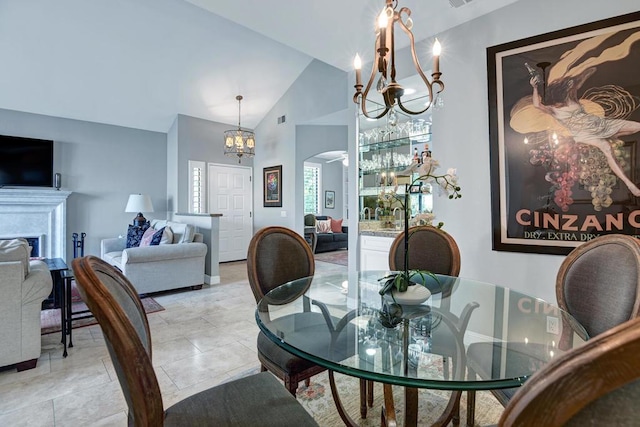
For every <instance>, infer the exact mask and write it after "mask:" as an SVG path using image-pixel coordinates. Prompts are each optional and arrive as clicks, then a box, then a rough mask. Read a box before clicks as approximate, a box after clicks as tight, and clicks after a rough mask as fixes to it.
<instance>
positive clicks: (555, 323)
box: [547, 316, 560, 335]
mask: <svg viewBox="0 0 640 427" xmlns="http://www.w3.org/2000/svg"><path fill="white" fill-rule="evenodd" d="M547 332H548V333H550V334H554V335H559V334H560V319H558V318H557V317H553V316H547Z"/></svg>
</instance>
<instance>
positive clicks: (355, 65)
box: [353, 53, 362, 90]
mask: <svg viewBox="0 0 640 427" xmlns="http://www.w3.org/2000/svg"><path fill="white" fill-rule="evenodd" d="M353 68H355V70H356V88H357V87H358V86H362V75H361V70H362V60H360V55H358V54H357V53H356V57H355V58H354V59H353ZM358 90H360V89H358Z"/></svg>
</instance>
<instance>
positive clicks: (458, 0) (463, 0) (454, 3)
mask: <svg viewBox="0 0 640 427" xmlns="http://www.w3.org/2000/svg"><path fill="white" fill-rule="evenodd" d="M472 1H473V0H449V4H450V5H451V7H460V6H464V5H465V4H467V3H471V2H472Z"/></svg>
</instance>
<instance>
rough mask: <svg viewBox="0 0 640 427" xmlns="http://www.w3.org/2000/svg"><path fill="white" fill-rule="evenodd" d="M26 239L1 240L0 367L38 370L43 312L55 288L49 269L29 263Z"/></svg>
mask: <svg viewBox="0 0 640 427" xmlns="http://www.w3.org/2000/svg"><path fill="white" fill-rule="evenodd" d="M30 254H31V248H30V247H29V243H27V241H26V240H24V239H12V240H0V343H2V345H0V367H2V366H9V365H16V368H17V369H18V371H23V370H25V369H31V368H35V367H36V364H37V363H38V358H39V357H40V350H41V337H40V333H41V330H40V311H41V309H42V301H44V300H45V299H46V298H47V297H48V296H49V294H50V293H51V289H52V287H53V281H52V279H51V273H50V272H49V268H48V267H47V265H46V264H45V263H44V262H42V261H30V260H29V256H30Z"/></svg>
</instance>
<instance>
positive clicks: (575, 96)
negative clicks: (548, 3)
mask: <svg viewBox="0 0 640 427" xmlns="http://www.w3.org/2000/svg"><path fill="white" fill-rule="evenodd" d="M487 66H488V77H489V130H490V141H491V190H492V191H491V194H492V201H491V207H492V229H493V249H494V250H502V251H515V252H535V253H546V254H567V253H569V252H570V251H571V250H572V249H573V248H575V247H576V246H578V245H580V244H581V243H583V242H586V241H588V240H591V239H593V238H595V237H597V236H599V235H603V234H610V233H622V234H628V235H634V236H640V204H639V200H640V199H639V198H640V188H639V187H640V185H639V180H640V164H639V159H638V156H637V149H638V148H637V145H638V144H637V143H638V140H640V108H639V107H640V71H639V70H640V12H635V13H632V14H628V15H624V16H619V17H615V18H610V19H606V20H602V21H598V22H593V23H590V24H585V25H581V26H578V27H572V28H568V29H564V30H561V31H556V32H553V33H548V34H543V35H539V36H535V37H531V38H527V39H523V40H518V41H514V42H510V43H505V44H502V45H499V46H492V47H489V48H488V49H487Z"/></svg>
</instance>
